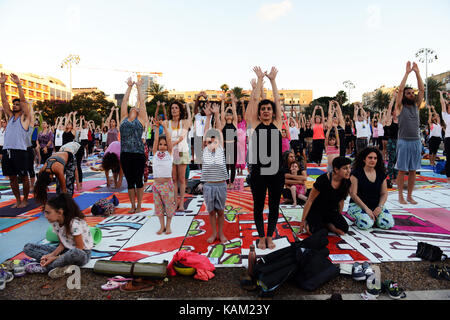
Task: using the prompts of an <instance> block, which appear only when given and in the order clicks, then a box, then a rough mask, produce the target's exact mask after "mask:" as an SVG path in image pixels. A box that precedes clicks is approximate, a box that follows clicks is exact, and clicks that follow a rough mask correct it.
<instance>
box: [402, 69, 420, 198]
mask: <svg viewBox="0 0 450 320" xmlns="http://www.w3.org/2000/svg"><path fill="white" fill-rule="evenodd" d="M413 71H414V73H415V74H416V78H417V83H418V86H419V94H418V96H416V95H415V93H414V89H413V88H410V87H405V86H406V81H407V80H408V76H409V74H410V73H411V72H413ZM424 93H425V87H424V84H423V81H422V77H421V76H420V72H419V67H418V66H417V64H416V63H415V62H414V63H413V65H412V66H411V62H409V61H408V63H407V64H406V72H405V75H404V77H403V80H402V82H401V83H400V87H399V90H398V95H397V99H396V102H395V113H396V115H397V117H398V140H397V163H396V165H395V167H396V169H398V176H397V186H398V201H399V202H400V203H401V204H407V202H406V201H405V199H404V198H403V183H404V177H405V174H406V173H408V195H407V198H406V200H407V201H408V202H410V203H412V204H417V202H416V201H415V200H414V199H413V197H412V193H413V190H414V185H415V181H416V170H418V169H420V166H421V160H422V159H421V156H422V154H421V152H422V143H421V142H420V133H419V125H420V118H419V106H420V104H421V103H422V102H423V97H424Z"/></svg>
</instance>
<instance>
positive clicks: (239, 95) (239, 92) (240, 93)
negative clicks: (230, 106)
mask: <svg viewBox="0 0 450 320" xmlns="http://www.w3.org/2000/svg"><path fill="white" fill-rule="evenodd" d="M231 91H232V92H233V94H234V96H235V97H236V99H238V100H239V99H241V98H245V97H248V94H245V93H244V92H243V91H244V89H242V88H241V87H234V88H233V89H231Z"/></svg>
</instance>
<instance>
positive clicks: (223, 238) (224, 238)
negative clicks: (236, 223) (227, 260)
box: [219, 234, 228, 243]
mask: <svg viewBox="0 0 450 320" xmlns="http://www.w3.org/2000/svg"><path fill="white" fill-rule="evenodd" d="M219 239H220V242H221V243H225V242H228V239H227V238H226V237H225V235H224V234H222V235H219Z"/></svg>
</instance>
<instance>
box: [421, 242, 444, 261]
mask: <svg viewBox="0 0 450 320" xmlns="http://www.w3.org/2000/svg"><path fill="white" fill-rule="evenodd" d="M416 257H418V258H421V259H423V260H427V261H438V260H445V259H447V258H448V257H447V255H446V254H444V253H443V251H442V250H441V248H439V247H436V246H433V245H431V244H429V243H425V242H419V243H418V244H417V250H416Z"/></svg>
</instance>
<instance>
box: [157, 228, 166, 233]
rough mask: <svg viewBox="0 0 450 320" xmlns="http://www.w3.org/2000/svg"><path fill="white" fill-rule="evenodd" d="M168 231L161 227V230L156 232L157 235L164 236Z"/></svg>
mask: <svg viewBox="0 0 450 320" xmlns="http://www.w3.org/2000/svg"><path fill="white" fill-rule="evenodd" d="M165 230H166V229H164V227H161V229H159V230H158V231H157V232H156V234H163V232H164V231H165Z"/></svg>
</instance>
